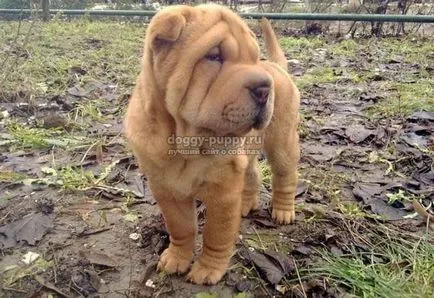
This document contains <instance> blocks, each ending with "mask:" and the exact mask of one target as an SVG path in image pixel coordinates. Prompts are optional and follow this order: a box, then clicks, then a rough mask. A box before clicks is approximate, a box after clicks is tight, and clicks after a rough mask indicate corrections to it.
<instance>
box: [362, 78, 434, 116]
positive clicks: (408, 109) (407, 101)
mask: <svg viewBox="0 0 434 298" xmlns="http://www.w3.org/2000/svg"><path fill="white" fill-rule="evenodd" d="M433 84H434V80H433V79H420V80H419V81H417V82H415V83H390V84H387V85H386V86H385V87H384V89H387V90H389V92H390V95H389V96H388V97H387V98H386V99H384V100H382V101H380V102H379V103H378V104H376V105H374V106H372V107H370V108H368V109H367V115H368V116H370V117H373V118H380V117H396V116H402V117H406V116H409V115H411V114H412V113H413V112H416V111H431V112H433V111H434V87H433V86H434V85H433Z"/></svg>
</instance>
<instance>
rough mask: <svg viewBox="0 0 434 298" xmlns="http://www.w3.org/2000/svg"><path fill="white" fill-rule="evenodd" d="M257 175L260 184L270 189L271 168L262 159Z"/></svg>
mask: <svg viewBox="0 0 434 298" xmlns="http://www.w3.org/2000/svg"><path fill="white" fill-rule="evenodd" d="M259 173H260V175H261V182H262V184H263V185H264V186H265V187H267V188H271V168H270V165H269V164H268V162H267V160H265V159H264V160H261V161H260V162H259Z"/></svg>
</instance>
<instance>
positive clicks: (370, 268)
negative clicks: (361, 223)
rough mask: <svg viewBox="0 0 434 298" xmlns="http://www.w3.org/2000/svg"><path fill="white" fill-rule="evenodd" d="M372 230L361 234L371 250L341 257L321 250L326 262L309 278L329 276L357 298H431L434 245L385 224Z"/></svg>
mask: <svg viewBox="0 0 434 298" xmlns="http://www.w3.org/2000/svg"><path fill="white" fill-rule="evenodd" d="M369 228H370V230H371V232H370V233H369V234H368V235H364V234H360V235H359V237H360V239H361V240H362V241H364V243H365V244H366V246H367V247H369V251H364V252H358V251H356V250H354V249H353V250H352V252H351V253H350V254H348V255H345V256H342V257H336V256H333V255H332V254H330V253H329V252H327V251H322V260H323V261H322V262H321V263H320V264H317V265H315V266H314V267H312V268H311V269H309V270H308V271H307V272H304V273H307V274H306V277H307V276H320V277H326V278H328V279H330V280H333V281H334V282H335V284H337V285H340V286H341V287H343V288H345V289H346V290H347V291H349V294H352V295H355V296H357V297H366V298H368V297H372V298H374V297H385V298H389V297H414V298H416V297H418V298H419V297H426V298H428V297H432V296H433V295H434V246H433V245H432V244H431V243H429V242H428V240H427V239H426V238H422V239H420V240H419V241H417V240H416V239H413V238H412V239H411V240H410V239H408V237H406V236H405V235H402V234H401V233H400V232H397V231H394V230H390V229H388V228H387V227H385V226H382V225H381V226H380V227H374V226H373V225H371V226H370V227H369Z"/></svg>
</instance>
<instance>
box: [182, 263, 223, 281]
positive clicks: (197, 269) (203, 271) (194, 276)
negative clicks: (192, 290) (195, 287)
mask: <svg viewBox="0 0 434 298" xmlns="http://www.w3.org/2000/svg"><path fill="white" fill-rule="evenodd" d="M225 272H226V267H222V268H210V267H207V266H204V265H202V264H201V263H200V262H199V260H198V261H196V262H195V263H194V264H193V266H192V267H191V271H190V273H188V276H187V279H188V280H189V281H191V282H192V283H195V284H199V285H203V284H207V285H215V284H216V283H217V282H218V281H219V280H220V279H221V278H222V277H223V275H224V274H225Z"/></svg>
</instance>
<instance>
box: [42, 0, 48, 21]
mask: <svg viewBox="0 0 434 298" xmlns="http://www.w3.org/2000/svg"><path fill="white" fill-rule="evenodd" d="M41 7H42V19H43V20H44V22H47V21H49V20H50V0H41Z"/></svg>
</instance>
